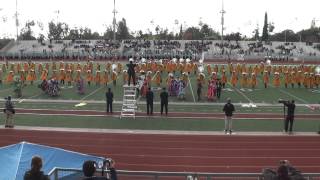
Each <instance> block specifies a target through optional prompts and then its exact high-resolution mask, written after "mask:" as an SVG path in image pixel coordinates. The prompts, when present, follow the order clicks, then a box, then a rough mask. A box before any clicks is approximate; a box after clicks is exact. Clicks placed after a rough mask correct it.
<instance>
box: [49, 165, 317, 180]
mask: <svg viewBox="0 0 320 180" xmlns="http://www.w3.org/2000/svg"><path fill="white" fill-rule="evenodd" d="M98 173H101V170H98ZM105 173H108V171H105ZM48 175H49V176H50V179H51V180H59V179H64V180H68V179H78V178H79V177H81V176H83V175H82V170H81V169H72V168H58V167H57V168H54V169H52V170H51V171H50V172H49V174H48ZM117 175H118V177H127V178H129V177H131V178H130V179H136V178H138V177H140V178H141V177H143V179H146V178H148V179H153V180H159V179H164V178H170V179H172V178H174V179H187V177H197V178H198V179H207V180H212V179H217V178H219V179H222V178H223V179H245V180H249V179H257V180H260V179H263V178H262V174H261V173H197V172H160V171H126V170H117ZM303 176H304V177H305V178H306V179H307V180H314V179H320V173H303ZM61 177H63V178H61ZM68 177H69V178H68ZM119 179H121V178H119Z"/></svg>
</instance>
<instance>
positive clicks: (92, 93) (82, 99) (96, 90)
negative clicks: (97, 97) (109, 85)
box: [80, 86, 104, 101]
mask: <svg viewBox="0 0 320 180" xmlns="http://www.w3.org/2000/svg"><path fill="white" fill-rule="evenodd" d="M103 87H104V86H101V87H100V88H98V89H96V90H94V91H93V92H91V93H90V94H88V95H87V96H85V97H83V98H82V99H80V101H83V100H84V99H86V98H87V97H89V96H91V95H93V94H95V93H96V92H98V91H99V90H100V89H102V88H103Z"/></svg>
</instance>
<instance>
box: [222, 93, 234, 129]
mask: <svg viewBox="0 0 320 180" xmlns="http://www.w3.org/2000/svg"><path fill="white" fill-rule="evenodd" d="M234 111H235V108H234V106H233V104H232V103H231V99H230V98H228V99H227V103H226V104H225V105H224V107H223V112H224V113H225V119H224V133H225V134H227V133H228V132H229V133H230V134H232V116H233V112H234Z"/></svg>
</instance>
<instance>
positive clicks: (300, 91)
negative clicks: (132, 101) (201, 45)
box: [0, 73, 320, 131]
mask: <svg viewBox="0 0 320 180" xmlns="http://www.w3.org/2000/svg"><path fill="white" fill-rule="evenodd" d="M38 76H39V75H38ZM176 76H180V74H179V73H177V74H176ZM3 77H5V75H4V76H3ZM166 77H167V74H166V73H163V74H162V79H163V83H162V85H161V87H165V86H166V84H165V80H166ZM207 77H208V76H207ZM122 79H123V77H122V75H121V74H120V75H119V76H118V79H117V86H113V85H112V83H110V84H109V85H108V86H104V85H101V86H95V84H94V83H92V84H91V86H90V87H89V86H86V87H85V94H84V95H79V94H78V93H76V87H75V86H74V85H73V86H71V87H68V86H60V87H61V93H60V96H58V97H49V96H48V95H47V94H45V93H43V92H42V91H41V89H40V88H38V84H40V81H37V82H35V83H34V85H29V84H27V85H26V86H25V87H24V88H23V90H22V95H23V96H22V97H21V98H15V97H14V93H13V85H9V84H6V83H3V84H2V85H1V86H0V98H1V99H4V97H7V96H8V95H13V97H14V98H13V99H14V100H15V101H16V103H15V106H16V108H24V109H62V110H65V109H68V110H98V111H104V110H105V103H104V102H105V92H106V90H107V88H108V87H110V88H112V91H113V92H114V95H115V104H114V111H120V110H121V101H122V98H123V88H122V85H123V82H122ZM272 79H273V78H272V77H271V78H270V82H272ZM189 80H190V83H189V85H188V86H187V87H186V91H185V92H186V99H185V100H178V99H177V98H176V97H170V98H169V110H170V111H175V112H212V113H221V111H222V106H223V103H225V101H226V99H227V98H231V99H232V102H233V103H235V104H236V109H237V113H276V114H282V113H283V108H282V105H281V104H279V103H278V99H279V98H281V99H285V100H291V99H294V100H295V101H296V104H297V109H296V113H297V114H319V113H320V110H319V109H314V110H313V109H311V108H310V107H309V106H308V105H310V104H314V105H315V106H318V105H319V104H320V89H316V88H315V89H306V88H304V87H301V88H298V87H295V88H285V87H284V86H283V85H282V86H281V87H280V88H275V87H273V86H272V84H271V85H270V86H269V87H268V88H267V89H265V88H264V87H263V86H262V83H261V77H260V76H258V87H257V88H256V89H241V88H240V87H237V88H232V87H231V86H230V84H227V87H226V88H225V89H223V91H222V97H221V99H220V100H217V101H214V102H208V101H207V100H206V93H207V84H205V85H204V87H203V94H202V100H201V101H199V102H198V101H196V75H194V74H191V75H190V76H189ZM152 87H153V89H154V93H155V102H156V103H157V102H158V101H159V94H160V92H161V90H160V89H161V88H160V87H156V86H155V84H152ZM31 100H32V101H31ZM139 100H140V104H139V106H138V107H139V108H138V110H139V111H141V112H145V109H146V108H145V105H144V104H143V103H144V101H145V99H144V98H143V97H141V98H139ZM79 102H86V103H87V105H85V106H82V107H75V105H76V104H78V103H79ZM248 103H251V104H254V105H256V106H257V107H250V106H249V107H248ZM154 109H155V111H159V109H160V108H159V106H158V105H155V107H154ZM57 117H58V118H57ZM151 119H152V120H150V119H146V118H137V119H135V120H132V119H122V120H119V118H117V117H114V118H110V117H108V118H105V117H90V118H89V117H70V116H68V117H64V116H55V117H50V116H44V115H42V116H36V115H17V116H16V122H17V124H18V125H28V126H29V125H33V126H50V127H51V126H55V127H58V126H62V127H89V128H112V129H115V128H119V129H127V128H128V129H167V130H171V129H174V130H221V129H223V121H220V120H210V119H206V120H204V119H201V120H200V119H196V118H195V119H188V120H185V119H183V118H181V119H178V118H177V119H166V118H151ZM282 123H283V122H281V121H276V120H268V119H265V120H259V121H257V120H250V119H248V120H241V121H239V122H236V123H235V126H238V129H241V130H249V131H250V130H259V131H264V130H265V131H278V130H279V128H280V129H281V125H282ZM297 124H299V127H300V128H301V129H300V130H301V131H314V130H316V129H318V124H319V122H318V121H314V120H311V121H309V120H308V119H306V121H300V122H297Z"/></svg>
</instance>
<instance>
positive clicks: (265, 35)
mask: <svg viewBox="0 0 320 180" xmlns="http://www.w3.org/2000/svg"><path fill="white" fill-rule="evenodd" d="M261 40H262V41H268V40H269V34H268V14H267V12H266V13H265V15H264V24H263V30H262V37H261Z"/></svg>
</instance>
